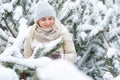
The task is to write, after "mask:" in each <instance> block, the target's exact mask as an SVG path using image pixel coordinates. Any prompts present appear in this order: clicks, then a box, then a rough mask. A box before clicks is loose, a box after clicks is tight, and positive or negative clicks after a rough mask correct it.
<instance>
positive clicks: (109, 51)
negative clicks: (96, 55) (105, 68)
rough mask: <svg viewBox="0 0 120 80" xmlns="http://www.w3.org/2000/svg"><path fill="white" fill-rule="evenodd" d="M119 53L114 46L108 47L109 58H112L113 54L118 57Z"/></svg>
mask: <svg viewBox="0 0 120 80" xmlns="http://www.w3.org/2000/svg"><path fill="white" fill-rule="evenodd" d="M116 55H117V53H116V50H115V49H114V48H111V47H110V48H108V51H107V57H108V58H112V57H113V56H115V57H116Z"/></svg>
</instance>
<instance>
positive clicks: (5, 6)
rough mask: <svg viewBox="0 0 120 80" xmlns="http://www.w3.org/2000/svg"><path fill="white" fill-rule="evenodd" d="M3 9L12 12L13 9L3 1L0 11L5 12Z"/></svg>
mask: <svg viewBox="0 0 120 80" xmlns="http://www.w3.org/2000/svg"><path fill="white" fill-rule="evenodd" d="M5 11H8V12H12V11H13V5H12V4H9V3H5V4H3V5H2V6H0V12H1V13H5Z"/></svg>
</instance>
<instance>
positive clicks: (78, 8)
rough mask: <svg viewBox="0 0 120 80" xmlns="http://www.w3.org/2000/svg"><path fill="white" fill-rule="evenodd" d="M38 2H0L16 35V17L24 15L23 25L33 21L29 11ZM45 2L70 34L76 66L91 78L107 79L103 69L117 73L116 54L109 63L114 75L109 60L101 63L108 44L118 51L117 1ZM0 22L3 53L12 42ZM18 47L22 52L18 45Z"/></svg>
mask: <svg viewBox="0 0 120 80" xmlns="http://www.w3.org/2000/svg"><path fill="white" fill-rule="evenodd" d="M38 1H39V0H11V1H9V0H8V2H7V1H3V0H1V1H0V13H1V14H2V17H4V18H5V20H6V21H7V24H8V25H9V26H10V28H11V30H12V32H13V33H14V34H15V36H16V37H17V36H18V30H19V29H18V27H19V25H20V20H22V19H23V18H24V19H27V21H28V23H27V25H32V24H33V16H34V14H33V12H34V9H35V4H36V3H37V2H38ZM49 2H50V3H51V4H52V5H53V6H54V7H55V8H56V11H57V17H58V19H59V20H61V22H62V23H63V24H64V25H66V26H67V27H68V28H69V30H70V32H71V33H72V34H73V35H72V36H73V39H74V43H75V47H76V50H77V53H78V61H77V65H78V67H79V68H80V69H81V70H83V71H84V72H86V73H87V74H88V75H90V76H91V77H93V78H94V80H103V78H104V79H105V80H107V79H108V75H107V74H105V73H107V72H110V74H111V75H112V77H115V76H118V75H119V69H118V67H116V66H117V64H119V61H117V60H119V59H118V57H117V59H116V57H115V58H113V59H112V61H111V62H110V63H111V64H112V65H110V67H114V68H115V69H116V70H118V72H116V71H115V74H116V73H117V74H116V75H115V76H114V75H113V72H111V71H110V70H109V68H108V66H109V63H105V62H106V61H107V60H108V61H110V60H111V58H106V54H107V51H108V52H109V47H112V48H114V49H115V51H116V54H119V52H120V45H119V44H120V42H119V35H120V34H119V32H120V28H119V27H120V9H119V8H120V6H119V3H118V2H119V0H111V1H110V0H49ZM116 4H117V5H116ZM6 6H7V7H6ZM18 13H19V14H18ZM17 14H18V15H17ZM1 21H2V26H3V27H5V28H4V29H5V30H2V29H1V30H0V32H1V34H0V38H1V40H0V41H4V43H1V42H0V45H1V46H3V45H4V46H3V47H0V51H2V52H3V51H4V50H5V47H8V46H11V45H12V44H13V41H14V38H13V39H10V38H9V37H12V34H11V32H10V31H9V30H8V29H7V28H6V25H5V23H4V21H3V20H2V19H1ZM11 40H13V41H11ZM8 42H9V43H8ZM11 42H12V43H11ZM21 42H22V41H21ZM109 44H110V45H109ZM17 47H19V46H17ZM13 48H14V47H13ZM19 49H20V52H22V48H19ZM18 51H19V50H18ZM115 65H116V66H115ZM104 74H105V75H104ZM106 75H107V76H106ZM103 76H104V77H103Z"/></svg>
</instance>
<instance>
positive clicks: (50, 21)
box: [37, 16, 55, 28]
mask: <svg viewBox="0 0 120 80" xmlns="http://www.w3.org/2000/svg"><path fill="white" fill-rule="evenodd" d="M54 22H55V19H54V18H53V17H52V16H49V17H43V18H41V19H40V20H39V21H38V22H37V23H38V25H39V26H40V27H42V28H51V27H52V26H53V25H54Z"/></svg>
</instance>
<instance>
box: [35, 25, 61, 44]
mask: <svg viewBox="0 0 120 80" xmlns="http://www.w3.org/2000/svg"><path fill="white" fill-rule="evenodd" d="M36 26H37V27H36V29H35V32H34V38H35V39H36V40H38V41H40V42H49V41H53V40H56V39H57V38H59V37H60V36H61V34H62V28H61V26H60V25H56V24H55V25H54V26H53V27H52V28H48V29H46V28H41V27H40V26H39V25H36Z"/></svg>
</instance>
